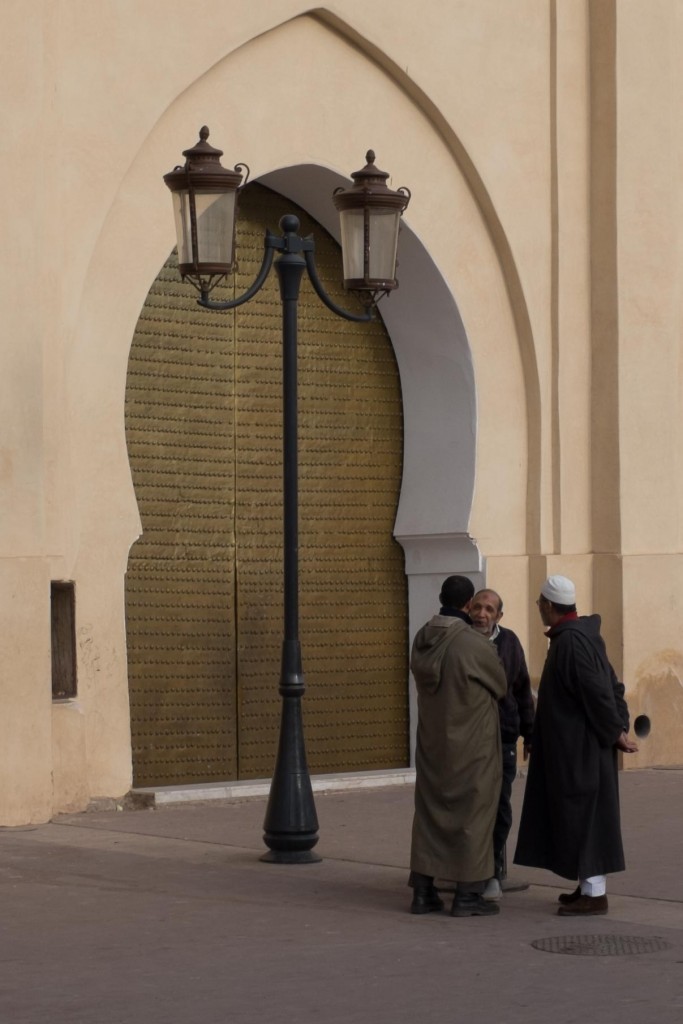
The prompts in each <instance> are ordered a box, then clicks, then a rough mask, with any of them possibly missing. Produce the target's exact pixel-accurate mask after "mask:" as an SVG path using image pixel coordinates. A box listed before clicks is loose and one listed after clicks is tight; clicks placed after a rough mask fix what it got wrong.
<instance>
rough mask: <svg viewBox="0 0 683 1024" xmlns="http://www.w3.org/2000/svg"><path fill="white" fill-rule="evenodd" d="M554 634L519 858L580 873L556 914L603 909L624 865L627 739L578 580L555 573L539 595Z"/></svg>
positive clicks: (617, 691) (623, 711)
mask: <svg viewBox="0 0 683 1024" xmlns="http://www.w3.org/2000/svg"><path fill="white" fill-rule="evenodd" d="M536 603H537V605H538V610H539V612H540V615H541V620H542V622H543V624H544V626H546V627H547V632H546V636H547V637H548V639H549V640H550V646H549V648H548V655H547V657H546V662H545V666H544V668H543V674H542V676H541V681H540V684H539V691H538V704H537V707H536V719H535V723H534V731H533V736H532V740H531V756H530V761H529V775H528V778H527V784H526V791H525V794H524V804H523V807H522V816H521V820H520V825H519V838H518V841H517V849H516V851H515V857H514V860H515V863H516V864H524V865H526V866H527V867H538V868H546V869H548V870H549V871H553V872H555V874H557V875H561V876H562V877H563V878H569V879H572V880H578V886H577V888H576V889H575V890H574V892H572V893H562V895H561V896H560V898H559V899H560V904H561V906H560V908H559V910H558V914H560V915H562V916H579V915H591V914H606V913H607V910H608V903H607V875H608V874H611V873H612V872H615V871H623V870H624V867H625V864H624V851H623V846H622V841H621V824H620V818H619V777H618V766H617V751H618V750H622V751H624V753H632V752H635V751H637V749H638V747H637V745H636V744H635V743H634V742H633V741H632V740H630V739H629V738H628V728H629V715H628V708H627V705H626V701H625V700H624V686H623V684H622V683H620V682H619V681H618V680H617V677H616V675H615V673H614V669H613V668H612V666H611V665H610V663H609V661H608V658H607V652H606V649H605V644H604V641H603V639H602V637H601V636H600V616H599V615H585V616H579V615H577V612H576V588H575V586H574V584H573V583H572V581H571V580H569V579H567V577H566V576H550V577H549V578H548V579H547V580H546V581H545V583H544V584H543V586H542V587H541V593H540V596H539V598H538V600H537V602H536Z"/></svg>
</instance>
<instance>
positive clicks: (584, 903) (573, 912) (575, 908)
mask: <svg viewBox="0 0 683 1024" xmlns="http://www.w3.org/2000/svg"><path fill="white" fill-rule="evenodd" d="M608 907H609V905H608V903H607V897H606V896H579V898H578V899H577V900H574V902H573V903H565V904H564V906H562V907H559V908H558V911H557V912H558V914H559V915H560V917H578V916H579V915H581V916H584V917H585V916H586V915H587V914H606V913H607V910H608Z"/></svg>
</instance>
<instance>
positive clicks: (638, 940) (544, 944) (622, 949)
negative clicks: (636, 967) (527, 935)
mask: <svg viewBox="0 0 683 1024" xmlns="http://www.w3.org/2000/svg"><path fill="white" fill-rule="evenodd" d="M531 945H532V946H533V947H534V949H540V950H542V951H543V952H544V953H570V954H572V955H573V956H629V955H631V954H633V953H659V952H660V951H661V950H663V949H671V943H670V942H665V941H664V939H660V937H659V936H658V935H652V936H650V937H649V938H644V937H643V936H641V935H555V936H553V937H552V938H549V939H536V940H535V941H534V942H532V943H531Z"/></svg>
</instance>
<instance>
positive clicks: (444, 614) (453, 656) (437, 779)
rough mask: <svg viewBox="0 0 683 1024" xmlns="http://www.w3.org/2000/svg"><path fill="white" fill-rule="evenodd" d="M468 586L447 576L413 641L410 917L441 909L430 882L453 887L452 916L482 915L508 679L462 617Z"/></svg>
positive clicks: (486, 909)
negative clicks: (436, 606)
mask: <svg viewBox="0 0 683 1024" xmlns="http://www.w3.org/2000/svg"><path fill="white" fill-rule="evenodd" d="M473 595H474V586H473V585H472V583H471V581H470V580H469V579H467V577H466V576H449V577H448V578H447V579H446V580H444V583H443V586H442V588H441V594H440V600H441V608H440V612H439V614H438V615H434V616H433V618H432V619H430V621H429V622H428V623H427V624H426V625H425V626H423V627H422V629H421V630H420V631H419V632H418V634H417V636H416V637H415V640H414V642H413V650H412V655H411V661H410V665H411V668H412V671H413V676H414V677H415V682H416V685H417V707H418V722H417V749H416V754H415V768H416V780H415V817H414V819H413V836H412V846H411V851H410V867H411V874H410V881H409V884H410V885H412V887H413V902H412V905H411V908H410V910H411V913H413V914H429V913H432V912H434V911H439V910H442V909H443V903H442V901H441V899H440V898H439V894H438V891H437V890H436V888H435V887H434V879H435V878H442V879H449V880H452V881H454V882H456V883H457V885H456V890H455V896H454V898H453V906H452V909H451V914H452V916H453V917H472V916H488V915H491V914H497V913H498V912H499V909H500V908H499V907H498V906H497V905H496V904H495V903H491V902H488V901H486V900H484V899H483V898H482V895H481V894H482V892H483V890H484V886H485V884H486V880H487V879H489V878H491V876H492V874H493V826H494V823H495V819H496V809H497V807H498V797H499V795H500V787H501V771H502V769H501V761H502V755H501V740H500V717H499V713H498V701H499V700H500V699H501V697H504V696H505V693H506V691H507V680H506V678H505V672H504V670H503V666H502V665H501V663H500V660H499V658H498V655H497V653H496V649H495V647H494V645H493V644H492V643H490V642H489V641H488V640H487V639H486V637H484V636H482V635H481V634H479V633H476V632H475V631H474V630H473V629H472V626H471V620H470V618H469V616H468V614H467V611H468V609H469V606H470V602H471V600H472V597H473Z"/></svg>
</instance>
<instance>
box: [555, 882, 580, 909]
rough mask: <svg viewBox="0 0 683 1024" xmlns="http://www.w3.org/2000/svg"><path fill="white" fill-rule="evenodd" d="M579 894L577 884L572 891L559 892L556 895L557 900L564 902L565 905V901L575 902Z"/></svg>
mask: <svg viewBox="0 0 683 1024" xmlns="http://www.w3.org/2000/svg"><path fill="white" fill-rule="evenodd" d="M580 896H581V886H580V885H577V887H576V889H574V892H561V893H560V895H559V896H558V897H557V902H558V903H564V904H565V905H566V904H567V903H576V901H577V900H578V899H579V898H580Z"/></svg>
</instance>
